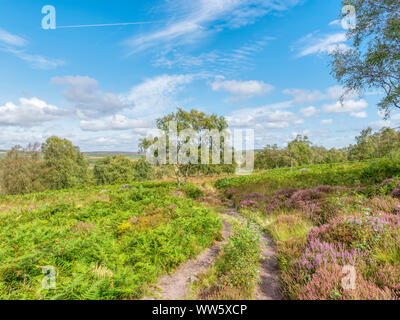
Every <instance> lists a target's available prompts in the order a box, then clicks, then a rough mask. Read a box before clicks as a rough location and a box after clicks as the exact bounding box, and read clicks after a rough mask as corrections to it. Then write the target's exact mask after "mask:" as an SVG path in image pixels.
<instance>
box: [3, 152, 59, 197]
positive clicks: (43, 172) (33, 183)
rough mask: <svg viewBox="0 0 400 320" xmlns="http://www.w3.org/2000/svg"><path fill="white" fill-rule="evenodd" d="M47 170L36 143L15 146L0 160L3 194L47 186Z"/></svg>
mask: <svg viewBox="0 0 400 320" xmlns="http://www.w3.org/2000/svg"><path fill="white" fill-rule="evenodd" d="M50 174H52V172H51V171H50V170H48V169H47V168H46V167H45V165H44V163H43V161H41V159H40V153H39V151H38V144H35V145H33V146H32V145H30V146H28V147H27V148H26V149H22V148H21V147H20V146H16V147H14V148H13V149H11V150H10V151H9V152H7V154H6V156H5V159H3V160H1V161H0V186H1V192H2V193H5V194H25V193H32V192H40V191H43V190H45V189H47V188H49V181H48V179H49V175H50Z"/></svg>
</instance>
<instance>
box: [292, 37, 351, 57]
mask: <svg viewBox="0 0 400 320" xmlns="http://www.w3.org/2000/svg"><path fill="white" fill-rule="evenodd" d="M346 41H347V37H346V33H344V32H340V33H335V34H328V35H325V36H323V37H320V38H314V36H313V35H312V34H309V35H308V36H306V37H305V38H303V39H301V40H300V41H299V43H306V44H305V45H304V46H303V47H302V48H301V49H300V52H299V53H298V55H297V56H298V57H304V56H308V55H311V54H321V53H328V54H330V53H333V52H334V51H336V50H342V51H346V50H349V46H348V45H347V44H345V42H346Z"/></svg>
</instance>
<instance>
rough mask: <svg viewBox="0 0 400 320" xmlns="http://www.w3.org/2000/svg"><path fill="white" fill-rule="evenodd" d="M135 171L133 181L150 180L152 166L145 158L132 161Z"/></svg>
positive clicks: (152, 171)
mask: <svg viewBox="0 0 400 320" xmlns="http://www.w3.org/2000/svg"><path fill="white" fill-rule="evenodd" d="M133 167H134V169H135V172H134V174H133V178H134V180H135V181H145V180H150V179H151V178H152V177H153V173H154V170H153V167H152V165H151V164H150V163H148V162H147V161H146V160H145V159H139V160H137V161H135V162H134V163H133Z"/></svg>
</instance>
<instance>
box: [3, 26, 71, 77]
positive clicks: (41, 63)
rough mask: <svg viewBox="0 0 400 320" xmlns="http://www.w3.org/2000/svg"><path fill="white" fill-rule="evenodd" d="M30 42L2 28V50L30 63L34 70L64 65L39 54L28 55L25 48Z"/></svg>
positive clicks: (59, 61) (60, 61)
mask: <svg viewBox="0 0 400 320" xmlns="http://www.w3.org/2000/svg"><path fill="white" fill-rule="evenodd" d="M27 44H28V41H27V40H25V39H24V38H22V37H20V36H17V35H15V34H12V33H10V32H8V31H6V30H4V29H1V28H0V50H1V51H4V52H8V53H11V54H13V55H15V56H16V57H17V58H19V59H21V60H23V61H25V62H27V63H29V64H30V65H31V67H32V68H34V69H43V70H48V69H54V68H57V67H59V66H62V65H63V64H64V61H63V60H60V59H50V58H46V57H44V56H41V55H37V54H30V53H27V52H26V50H25V47H26V46H27Z"/></svg>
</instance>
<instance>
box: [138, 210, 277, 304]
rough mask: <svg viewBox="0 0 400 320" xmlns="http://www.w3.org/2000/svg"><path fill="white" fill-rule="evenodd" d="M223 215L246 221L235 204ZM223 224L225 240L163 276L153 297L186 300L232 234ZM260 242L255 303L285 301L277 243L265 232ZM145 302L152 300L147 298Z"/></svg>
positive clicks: (224, 223)
mask: <svg viewBox="0 0 400 320" xmlns="http://www.w3.org/2000/svg"><path fill="white" fill-rule="evenodd" d="M223 213H224V214H227V215H230V216H232V217H234V218H236V219H238V220H241V221H243V222H244V221H245V219H244V218H243V217H242V216H241V215H240V213H239V212H238V211H237V210H236V208H235V207H234V206H233V203H231V204H230V205H229V208H227V209H226V210H225V211H224V212H223ZM223 225H224V228H223V231H222V237H223V239H224V240H223V241H222V242H217V243H215V244H214V245H213V246H211V247H210V248H207V249H206V250H204V251H203V252H202V253H201V254H200V255H199V256H198V257H197V258H195V259H191V260H189V261H187V262H186V263H184V264H183V265H182V266H181V267H180V268H179V269H178V270H177V271H175V273H173V274H170V275H165V276H162V277H161V278H160V280H159V282H158V284H157V286H156V287H157V288H158V289H159V290H158V291H157V292H156V291H155V290H153V296H156V297H157V298H160V299H165V300H183V299H185V298H186V297H187V295H188V293H189V284H190V283H191V282H193V281H196V280H197V278H196V276H197V275H198V274H201V273H204V272H205V271H206V270H207V269H208V268H209V267H210V266H211V265H212V264H213V263H214V261H215V260H216V258H217V257H218V255H219V253H220V251H221V246H222V245H223V244H224V243H225V242H226V241H227V240H228V238H229V237H230V236H231V235H232V226H231V224H230V223H229V222H227V221H225V220H223ZM261 241H262V245H263V251H262V259H261V261H260V280H261V281H260V284H258V286H257V291H256V300H282V299H283V297H282V294H281V292H280V286H279V271H278V266H277V263H276V257H275V255H276V251H275V244H274V241H273V240H272V239H271V238H270V237H269V236H268V235H267V234H265V233H264V232H262V236H261ZM144 299H153V298H150V297H146V298H144Z"/></svg>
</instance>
